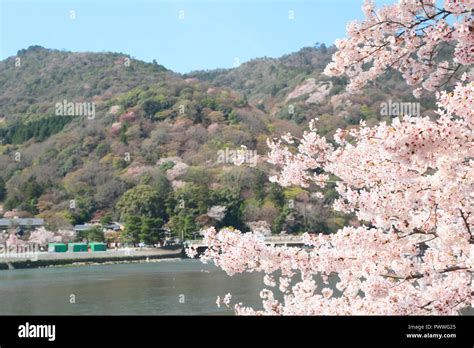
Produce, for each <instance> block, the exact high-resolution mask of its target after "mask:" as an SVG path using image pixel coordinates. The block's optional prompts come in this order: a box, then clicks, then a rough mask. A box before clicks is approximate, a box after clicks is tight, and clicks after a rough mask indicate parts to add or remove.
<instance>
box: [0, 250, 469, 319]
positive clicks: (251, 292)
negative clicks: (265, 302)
mask: <svg viewBox="0 0 474 348" xmlns="http://www.w3.org/2000/svg"><path fill="white" fill-rule="evenodd" d="M331 287H332V286H331ZM263 288H265V285H264V284H263V276H262V274H259V273H243V274H236V275H234V276H232V277H229V276H228V275H227V274H226V273H225V272H223V271H222V270H219V269H218V268H217V267H215V266H214V265H211V264H203V263H202V262H200V261H199V260H190V259H184V260H183V259H173V260H162V261H160V262H153V263H131V264H115V265H90V266H80V267H77V266H69V267H56V268H42V269H16V270H8V271H6V270H5V271H0V315H10V314H17V315H231V314H232V313H233V312H232V310H231V309H228V308H226V307H225V306H221V308H218V307H217V305H216V298H217V296H220V297H221V298H222V297H223V296H224V295H225V294H227V293H231V294H232V296H233V297H232V303H238V302H242V303H243V304H244V305H248V306H251V307H253V308H255V309H261V300H260V297H259V293H260V290H261V289H263ZM71 300H74V301H71ZM71 302H73V303H71ZM463 314H465V315H473V314H474V311H473V309H472V308H470V309H468V310H464V311H463Z"/></svg>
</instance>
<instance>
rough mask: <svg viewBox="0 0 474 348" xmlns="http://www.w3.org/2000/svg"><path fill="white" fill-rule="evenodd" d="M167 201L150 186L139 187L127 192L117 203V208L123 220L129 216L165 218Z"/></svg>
mask: <svg viewBox="0 0 474 348" xmlns="http://www.w3.org/2000/svg"><path fill="white" fill-rule="evenodd" d="M165 200H166V197H164V196H162V195H161V194H160V192H158V190H156V189H155V188H154V187H152V186H150V185H138V186H135V187H133V188H131V189H130V190H128V191H127V192H125V193H124V194H123V195H122V197H121V198H120V199H119V201H118V202H117V205H116V208H117V210H118V213H119V215H120V218H121V219H123V218H124V217H125V216H127V215H134V216H139V217H141V216H147V217H159V218H162V219H163V218H164V216H165Z"/></svg>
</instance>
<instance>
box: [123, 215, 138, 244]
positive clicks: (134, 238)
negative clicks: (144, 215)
mask: <svg viewBox="0 0 474 348" xmlns="http://www.w3.org/2000/svg"><path fill="white" fill-rule="evenodd" d="M141 229H142V220H141V218H140V217H139V216H133V215H128V216H127V217H126V219H125V229H124V230H123V231H122V233H121V235H120V240H121V241H122V243H125V244H136V243H138V242H139V241H140V233H141Z"/></svg>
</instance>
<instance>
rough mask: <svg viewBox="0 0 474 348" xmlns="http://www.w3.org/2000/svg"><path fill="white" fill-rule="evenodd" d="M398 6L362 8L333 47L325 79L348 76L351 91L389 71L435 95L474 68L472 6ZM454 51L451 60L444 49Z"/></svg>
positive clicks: (413, 0)
mask: <svg viewBox="0 0 474 348" xmlns="http://www.w3.org/2000/svg"><path fill="white" fill-rule="evenodd" d="M437 3H439V1H436V0H400V1H399V2H398V3H396V4H393V5H386V6H384V7H382V8H381V9H379V10H376V8H375V5H374V3H373V1H371V0H366V1H365V3H364V5H363V6H362V9H363V12H364V14H365V17H366V18H365V20H364V21H362V22H359V21H353V22H351V23H349V24H348V26H347V33H348V36H349V37H348V38H346V39H341V40H337V41H336V47H337V48H338V51H337V52H336V53H335V54H334V56H333V62H332V63H330V64H329V65H328V66H327V67H326V69H325V73H326V74H328V75H330V76H341V75H347V76H348V77H349V79H350V83H349V85H348V86H347V87H348V89H349V90H350V91H355V90H358V89H360V88H361V87H363V86H364V85H366V84H367V83H368V82H369V81H371V80H374V79H376V78H377V77H379V76H381V75H382V74H383V73H384V72H386V71H387V70H388V69H389V68H392V69H395V70H398V71H399V72H401V73H402V75H403V77H404V79H405V80H406V82H407V83H408V84H409V85H412V86H418V88H416V89H415V91H414V95H415V96H420V95H421V93H422V90H423V89H427V90H429V91H434V90H436V89H438V88H440V87H442V86H444V85H446V84H447V83H449V82H450V81H452V80H453V79H456V76H461V74H462V73H463V72H464V71H466V70H467V69H468V67H467V66H468V65H469V64H472V63H473V62H474V34H473V30H474V29H473V28H474V18H473V15H472V9H473V7H474V5H473V3H472V1H461V0H445V1H444V7H443V8H439V7H438V5H437ZM450 47H453V49H454V53H453V57H452V58H453V59H451V60H443V59H442V55H441V54H440V53H441V52H442V51H443V49H449V48H450Z"/></svg>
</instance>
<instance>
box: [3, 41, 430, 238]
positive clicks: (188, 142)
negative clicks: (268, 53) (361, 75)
mask: <svg viewBox="0 0 474 348" xmlns="http://www.w3.org/2000/svg"><path fill="white" fill-rule="evenodd" d="M333 52H334V49H333V48H332V47H330V48H327V47H325V46H324V45H318V46H317V47H312V48H304V49H302V50H301V51H299V52H296V53H293V54H289V55H286V56H283V57H281V58H278V59H273V58H262V59H256V60H252V61H250V62H248V63H244V64H242V65H241V66H239V67H237V68H234V69H228V70H214V71H199V72H193V73H190V74H186V75H180V74H177V73H173V72H172V71H169V70H167V69H166V68H164V67H163V66H161V65H159V64H157V63H156V62H154V63H145V62H141V61H138V60H135V59H132V58H131V57H129V56H127V55H124V54H119V53H72V52H63V51H57V50H49V49H45V48H42V47H39V46H34V47H30V48H28V49H26V50H21V51H19V52H18V54H17V56H16V57H10V58H8V59H6V60H4V61H2V62H0V140H1V145H0V202H3V210H4V211H9V210H12V209H16V210H17V211H18V214H20V215H25V216H28V215H30V216H31V215H35V216H40V217H44V218H45V219H46V221H47V224H48V227H49V228H51V229H58V228H70V226H71V224H77V223H82V222H86V221H89V220H90V219H91V218H93V217H96V218H100V217H102V218H104V219H116V220H121V221H128V225H129V226H134V218H135V219H136V218H138V219H142V223H143V224H149V225H157V226H161V225H166V226H167V227H169V228H170V229H171V230H172V231H173V232H175V233H179V234H180V233H181V232H184V233H186V234H187V235H188V236H190V235H191V233H192V232H194V231H197V230H198V229H199V228H200V227H202V226H208V225H216V226H234V227H237V228H240V229H244V230H245V229H246V226H247V224H248V223H251V222H255V221H267V222H268V223H269V224H270V225H271V226H272V229H273V231H274V232H279V231H281V230H286V231H288V232H299V231H303V230H309V231H313V232H330V231H333V230H335V229H336V228H337V227H339V226H341V225H342V224H343V223H345V222H346V220H347V219H349V218H350V217H347V216H340V215H337V214H335V213H334V212H333V211H332V210H331V208H330V203H331V202H332V200H333V197H334V190H333V189H332V188H328V189H327V191H326V196H325V199H323V200H321V199H315V198H313V197H312V196H311V195H310V194H309V193H308V192H306V191H304V190H302V189H299V188H298V189H295V188H285V189H282V188H280V187H278V186H276V185H274V184H271V183H269V182H268V179H267V177H268V173H269V172H271V168H270V167H269V166H268V165H267V164H266V163H265V160H264V157H265V155H266V153H267V147H266V140H267V138H269V137H275V136H278V135H280V134H282V133H286V132H288V131H290V132H292V133H294V134H301V133H302V131H303V130H304V129H305V127H307V121H308V120H310V119H312V118H314V117H319V121H318V123H317V124H318V126H319V128H320V129H321V131H322V132H323V133H331V132H333V131H334V130H335V129H336V128H338V127H352V126H354V125H356V124H358V123H359V121H360V120H366V121H367V122H368V123H369V124H370V123H372V122H376V121H379V120H381V119H384V118H385V119H387V120H390V119H391V116H383V115H381V112H380V108H381V106H380V105H381V103H383V102H387V101H388V100H394V101H398V102H402V101H409V102H413V101H414V100H413V98H412V96H411V91H410V90H408V89H407V88H406V86H405V85H404V84H403V83H402V82H401V80H400V78H399V77H398V76H397V75H395V74H392V75H388V77H387V78H386V79H385V80H384V81H379V82H378V83H377V84H376V85H374V86H372V87H370V88H367V89H365V90H364V91H361V93H359V94H356V95H352V96H347V95H345V94H343V87H344V84H345V81H344V80H343V79H335V78H328V77H327V76H325V75H323V74H322V70H323V69H324V67H325V65H326V64H327V63H328V62H329V61H330V58H331V54H332V53H333ZM70 103H72V104H73V106H77V105H78V104H81V103H85V104H84V107H86V106H87V107H88V106H92V104H93V106H94V109H93V110H94V114H93V115H92V114H87V113H82V114H77V112H72V113H70V114H69V113H68V112H63V113H62V114H61V113H58V108H59V109H61V110H62V109H63V106H64V109H65V110H66V111H67V110H69V109H68V108H69V105H70ZM86 104H87V105H86ZM431 108H433V101H432V100H431V99H430V98H428V99H423V100H422V101H421V111H422V112H423V110H425V109H431ZM71 110H73V111H77V110H78V109H77V107H76V108H73V109H71ZM80 110H82V111H84V110H83V109H80ZM63 111H64V110H63ZM242 145H244V146H246V148H247V149H248V150H249V151H250V152H249V153H250V154H254V152H253V151H256V154H258V156H259V160H258V163H257V164H256V165H254V164H255V162H253V161H252V159H251V158H248V161H247V162H248V163H245V164H244V165H242V166H236V165H234V164H232V163H229V162H231V160H230V159H229V158H228V157H229V154H230V156H232V151H234V150H237V149H240V147H241V146H242ZM226 149H227V150H226ZM223 156H224V157H223ZM289 202H291V204H289ZM135 223H136V221H135ZM131 229H132V228H131ZM134 233H135V234H134V236H135V237H133V238H138V237H137V236H138V235H139V231H138V230H137V231H136V232H134ZM130 238H132V237H130ZM140 238H141V237H140Z"/></svg>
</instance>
